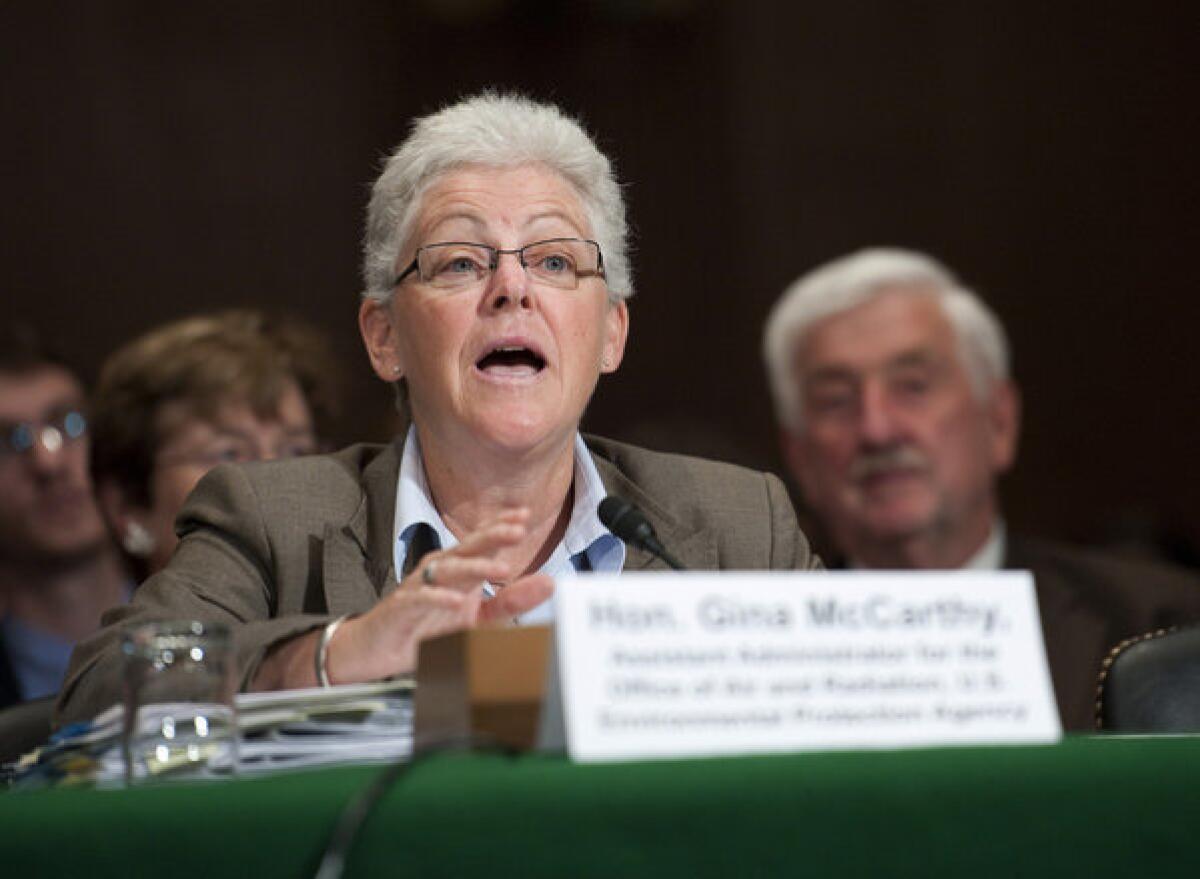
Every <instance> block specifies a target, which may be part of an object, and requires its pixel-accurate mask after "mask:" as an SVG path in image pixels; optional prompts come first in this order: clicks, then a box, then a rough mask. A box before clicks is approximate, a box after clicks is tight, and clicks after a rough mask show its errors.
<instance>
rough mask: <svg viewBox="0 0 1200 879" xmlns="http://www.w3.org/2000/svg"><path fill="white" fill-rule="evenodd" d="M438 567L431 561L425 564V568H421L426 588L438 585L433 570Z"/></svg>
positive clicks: (422, 579)
mask: <svg viewBox="0 0 1200 879" xmlns="http://www.w3.org/2000/svg"><path fill="white" fill-rule="evenodd" d="M436 565H437V562H436V561H433V560H430V561H428V562H426V563H425V567H423V568H421V582H422V583H424V584H425V585H426V586H436V585H437V580H435V579H434V578H433V569H434V567H435V566H436Z"/></svg>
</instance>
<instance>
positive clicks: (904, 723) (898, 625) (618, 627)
mask: <svg viewBox="0 0 1200 879" xmlns="http://www.w3.org/2000/svg"><path fill="white" fill-rule="evenodd" d="M555 602H556V605H557V616H558V620H557V653H558V662H559V669H558V672H559V675H560V677H561V683H562V698H563V704H564V710H565V715H566V717H565V719H566V731H567V744H568V750H569V752H570V754H571V757H572V758H573V759H575V760H580V761H598V760H621V759H640V758H653V757H661V758H668V757H677V756H678V757H681V756H700V755H716V754H745V753H758V752H780V751H800V750H824V749H841V748H896V747H907V746H922V745H940V744H985V743H986V744H996V743H1044V742H1054V741H1057V740H1058V739H1059V738H1060V737H1061V735H1062V727H1061V724H1060V722H1059V718H1058V712H1057V709H1056V707H1055V701H1054V692H1053V689H1052V686H1051V683H1050V675H1049V671H1048V669H1047V666H1046V656H1045V649H1044V645H1043V642H1042V629H1041V623H1040V620H1039V617H1038V612H1037V599H1036V595H1035V592H1034V588H1033V578H1032V576H1031V575H1030V574H1029V573H1028V572H1024V571H1006V572H917V571H913V572H903V573H882V572H820V573H790V572H789V573H769V572H751V573H698V572H697V573H679V574H667V573H661V574H622V575H620V576H609V575H581V576H578V577H575V578H570V579H563V580H562V581H560V582H559V584H558V589H557V592H556V598H555Z"/></svg>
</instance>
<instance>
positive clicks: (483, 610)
mask: <svg viewBox="0 0 1200 879" xmlns="http://www.w3.org/2000/svg"><path fill="white" fill-rule="evenodd" d="M553 594H554V580H552V579H551V577H550V575H549V574H530V575H529V576H527V577H522V578H520V579H519V580H514V581H513V582H511V583H509V584H508V585H507V586H505V587H504V588H503V589H501V590H500V591H499V592H497V593H496V595H495V597H494V598H490V599H488V600H487V601H484V602H483V603H482V604H480V605H479V622H495V621H496V620H511V619H512V618H513V617H518V616H520V615H521V614H523V613H526V612H528V611H531V610H533V609H534V608H535V607H537V606H538V605H539V604H541V603H542V602H543V601H548V600H549V599H550V596H552V595H553Z"/></svg>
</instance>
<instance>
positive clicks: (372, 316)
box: [358, 299, 404, 382]
mask: <svg viewBox="0 0 1200 879" xmlns="http://www.w3.org/2000/svg"><path fill="white" fill-rule="evenodd" d="M358 330H359V332H360V333H361V334H362V340H363V345H364V346H366V349H367V356H368V357H370V358H371V368H372V369H374V370H375V374H376V375H377V376H379V377H380V378H381V379H383V380H384V381H385V382H395V381H399V380H400V379H401V378H403V377H404V364H403V362H402V361H401V359H400V352H399V349H398V347H397V345H396V334H395V332H394V330H393V328H392V315H391V309H390V308H389V307H388V304H387V303H386V302H380V301H379V300H378V299H364V300H363V302H362V305H360V306H359V308H358Z"/></svg>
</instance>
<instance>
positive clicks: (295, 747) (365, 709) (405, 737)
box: [13, 680, 413, 787]
mask: <svg viewBox="0 0 1200 879" xmlns="http://www.w3.org/2000/svg"><path fill="white" fill-rule="evenodd" d="M412 689H413V684H412V681H411V680H400V681H385V682H381V683H373V684H350V685H346V686H338V687H328V688H316V687H314V688H312V689H304V690H280V691H277V692H270V693H239V694H238V696H237V697H236V700H235V704H236V706H237V720H238V731H239V743H238V760H237V765H236V772H237V774H238V775H245V776H254V775H262V774H267V773H271V772H279V771H286V770H291V769H297V768H301V767H309V766H325V765H330V764H335V763H363V762H367V763H380V762H385V763H386V762H393V761H396V760H403V759H407V758H408V757H409V756H410V755H411V754H412V730H413V713H412ZM154 708H155V706H150V707H149V708H148V709H144V710H143V715H145V714H146V712H147V711H153V710H154ZM170 709H171V706H163V710H170ZM123 723H124V712H123V709H122V707H121V706H120V705H113V706H112V707H110V708H108V709H107V710H105V711H103V712H101V713H100V714H99V715H97V716H96V717H95V718H94V719H93V720H91V721H90V722H88V723H81V724H72V725H71V726H68V727H64V728H63V729H62V730H60V731H59V732H58V733H56V734H55V735H54V737H53V738H52V739H51V740H50V742H49V743H48V744H47V745H45V746H43V747H42V748H40V749H38V750H37V751H34V752H32V753H31V754H28V755H26V756H25V757H24V758H22V760H21V761H20V762H19V763H18V764H17V765H16V767H15V772H14V774H13V784H14V785H16V786H19V787H41V786H46V785H73V784H95V785H100V786H119V785H121V784H124V781H125V765H124V758H123V755H122V749H121V729H122V725H123ZM166 774H168V773H164V775H166ZM228 775H229V766H228V765H227V764H226V765H224V766H222V765H214V766H212V767H208V768H204V769H202V770H199V771H196V770H195V769H192V768H190V767H189V771H188V773H187V775H186V777H187V778H188V779H189V780H194V779H196V778H224V777H228Z"/></svg>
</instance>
